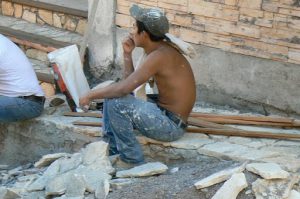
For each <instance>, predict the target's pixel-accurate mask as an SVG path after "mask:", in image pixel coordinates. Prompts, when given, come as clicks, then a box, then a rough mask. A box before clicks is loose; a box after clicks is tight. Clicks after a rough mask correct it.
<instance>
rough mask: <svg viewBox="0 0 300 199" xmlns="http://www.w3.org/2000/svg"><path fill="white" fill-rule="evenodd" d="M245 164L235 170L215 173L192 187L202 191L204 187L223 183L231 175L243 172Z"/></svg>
mask: <svg viewBox="0 0 300 199" xmlns="http://www.w3.org/2000/svg"><path fill="white" fill-rule="evenodd" d="M245 166H246V164H243V165H240V166H238V167H235V168H230V169H225V170H222V171H219V172H217V173H214V174H212V175H210V176H208V177H206V178H204V179H202V180H200V181H198V182H196V183H195V184H194V185H195V187H196V188H197V189H202V188H205V187H209V186H212V185H214V184H217V183H220V182H223V181H225V180H227V179H229V178H230V177H231V176H232V175H233V174H235V173H240V172H243V171H244V170H245Z"/></svg>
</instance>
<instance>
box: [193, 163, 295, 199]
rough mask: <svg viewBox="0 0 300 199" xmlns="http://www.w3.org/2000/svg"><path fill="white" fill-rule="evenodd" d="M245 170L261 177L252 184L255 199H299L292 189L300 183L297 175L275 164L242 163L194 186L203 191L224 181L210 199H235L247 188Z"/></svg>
mask: <svg viewBox="0 0 300 199" xmlns="http://www.w3.org/2000/svg"><path fill="white" fill-rule="evenodd" d="M245 169H247V170H248V171H249V172H252V173H255V174H257V175H259V176H261V177H262V178H259V179H257V180H256V181H255V182H253V183H252V190H253V192H254V194H255V198H256V199H300V193H299V192H297V191H296V190H294V189H293V186H294V185H295V184H297V183H298V184H299V183H300V182H299V180H300V176H299V174H292V173H288V172H287V171H285V170H283V169H282V168H281V167H280V166H279V165H277V164H275V163H250V164H247V163H244V164H243V165H241V166H238V167H235V168H230V169H225V170H223V171H220V172H217V173H215V174H212V175H210V176H208V177H206V178H204V179H202V180H200V181H198V182H196V183H195V184H194V185H195V187H196V188H197V189H204V188H207V187H209V186H212V185H215V184H217V183H221V182H224V181H226V182H225V183H224V184H223V185H222V187H221V188H220V189H219V190H218V191H217V192H216V193H215V194H214V196H213V197H212V199H225V198H228V199H235V198H236V197H237V196H238V194H239V193H240V192H241V191H242V190H243V189H245V188H247V187H248V183H247V180H246V176H245V174H244V173H243V171H244V170H245ZM249 191H250V192H251V190H249Z"/></svg>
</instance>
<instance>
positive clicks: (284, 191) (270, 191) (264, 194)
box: [252, 176, 299, 199]
mask: <svg viewBox="0 0 300 199" xmlns="http://www.w3.org/2000/svg"><path fill="white" fill-rule="evenodd" d="M298 181H299V176H292V177H291V178H289V179H276V180H274V179H273V180H265V179H257V180H256V181H255V182H253V183H252V190H253V192H254V194H255V197H256V199H270V198H272V199H282V198H287V197H289V195H290V191H291V189H292V187H293V186H294V184H296V183H297V182H298Z"/></svg>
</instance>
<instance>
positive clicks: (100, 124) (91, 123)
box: [72, 121, 102, 127]
mask: <svg viewBox="0 0 300 199" xmlns="http://www.w3.org/2000/svg"><path fill="white" fill-rule="evenodd" d="M72 124H74V125H78V126H93V127H102V123H101V122H83V121H75V122H72Z"/></svg>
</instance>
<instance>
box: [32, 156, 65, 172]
mask: <svg viewBox="0 0 300 199" xmlns="http://www.w3.org/2000/svg"><path fill="white" fill-rule="evenodd" d="M67 156H70V154H68V153H54V154H48V155H44V156H43V157H42V158H41V159H40V160H39V161H37V162H36V163H35V164H34V166H35V167H36V168H42V167H46V166H49V165H50V164H51V163H52V162H54V161H55V160H57V159H59V158H61V157H67Z"/></svg>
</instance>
